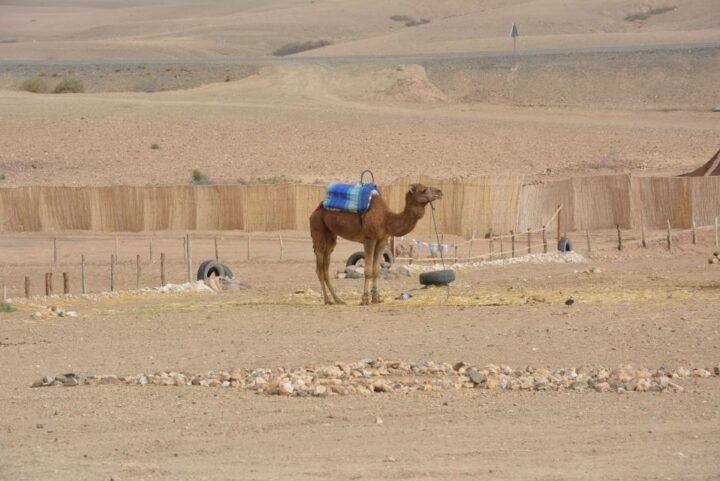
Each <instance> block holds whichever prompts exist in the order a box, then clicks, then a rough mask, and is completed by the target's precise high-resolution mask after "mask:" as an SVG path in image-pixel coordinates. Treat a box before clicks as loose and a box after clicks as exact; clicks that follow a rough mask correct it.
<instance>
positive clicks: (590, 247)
mask: <svg viewBox="0 0 720 481" xmlns="http://www.w3.org/2000/svg"><path fill="white" fill-rule="evenodd" d="M585 238H586V239H587V248H588V253H589V254H592V244H591V243H590V229H585Z"/></svg>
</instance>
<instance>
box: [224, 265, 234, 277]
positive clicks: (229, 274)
mask: <svg viewBox="0 0 720 481" xmlns="http://www.w3.org/2000/svg"><path fill="white" fill-rule="evenodd" d="M222 266H223V270H224V271H225V277H227V278H228V279H234V278H235V276H234V275H233V271H231V270H230V268H229V267H228V266H226V265H225V264H222Z"/></svg>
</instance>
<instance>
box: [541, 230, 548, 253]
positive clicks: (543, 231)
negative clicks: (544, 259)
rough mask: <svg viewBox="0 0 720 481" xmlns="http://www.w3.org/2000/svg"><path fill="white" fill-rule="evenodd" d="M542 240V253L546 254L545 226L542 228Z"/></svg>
mask: <svg viewBox="0 0 720 481" xmlns="http://www.w3.org/2000/svg"><path fill="white" fill-rule="evenodd" d="M542 241H543V253H544V254H547V232H546V231H545V226H543V228H542Z"/></svg>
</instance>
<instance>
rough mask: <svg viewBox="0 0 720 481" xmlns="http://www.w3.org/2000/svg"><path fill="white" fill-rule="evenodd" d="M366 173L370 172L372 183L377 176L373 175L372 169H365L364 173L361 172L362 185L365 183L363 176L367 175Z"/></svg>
mask: <svg viewBox="0 0 720 481" xmlns="http://www.w3.org/2000/svg"><path fill="white" fill-rule="evenodd" d="M365 174H370V183H372V184H374V183H375V176H374V175H373V173H372V170H370V169H367V170H363V171H362V174H360V185H365V182H363V178H364V177H365Z"/></svg>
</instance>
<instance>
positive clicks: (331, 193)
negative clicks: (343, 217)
mask: <svg viewBox="0 0 720 481" xmlns="http://www.w3.org/2000/svg"><path fill="white" fill-rule="evenodd" d="M380 194H381V192H380V188H379V187H378V186H377V185H375V184H341V183H339V182H334V183H332V184H330V185H328V187H327V194H326V195H325V200H323V203H322V206H323V207H324V208H325V209H328V210H340V211H343V212H359V213H363V212H365V211H367V210H368V209H369V208H370V198H371V197H372V196H373V195H380Z"/></svg>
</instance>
